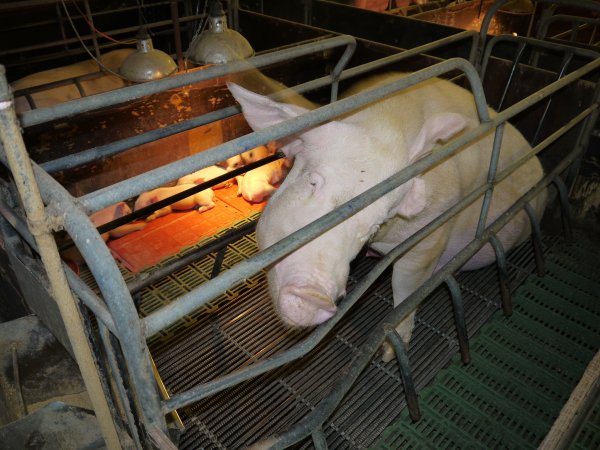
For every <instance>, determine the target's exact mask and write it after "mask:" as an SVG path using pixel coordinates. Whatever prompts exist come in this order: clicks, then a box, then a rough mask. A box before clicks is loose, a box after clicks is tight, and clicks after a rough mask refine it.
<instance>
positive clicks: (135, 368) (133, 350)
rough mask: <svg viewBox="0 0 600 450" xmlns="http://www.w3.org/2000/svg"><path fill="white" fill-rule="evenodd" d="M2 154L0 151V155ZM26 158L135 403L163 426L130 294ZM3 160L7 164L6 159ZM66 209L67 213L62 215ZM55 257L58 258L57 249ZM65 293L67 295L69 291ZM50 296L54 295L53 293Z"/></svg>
mask: <svg viewBox="0 0 600 450" xmlns="http://www.w3.org/2000/svg"><path fill="white" fill-rule="evenodd" d="M15 120H16V119H15ZM15 126H16V122H15ZM19 136H20V135H19ZM8 142H11V141H8ZM21 142H22V140H21ZM2 156H3V155H2V154H1V153H0V157H2ZM27 161H29V162H30V164H31V168H32V169H33V172H35V176H36V178H35V181H37V184H35V183H34V180H32V181H31V182H30V183H29V184H30V185H32V186H33V187H34V189H37V187H38V186H39V187H40V188H42V187H43V188H44V189H40V193H41V196H42V198H43V200H44V201H45V202H46V203H48V204H49V205H51V206H49V207H48V213H49V214H50V215H52V216H53V217H52V219H53V220H54V221H55V223H56V224H59V223H60V222H61V221H62V225H63V226H64V229H65V230H66V231H67V232H68V233H69V234H70V236H71V237H72V238H73V242H75V244H76V245H77V246H78V248H79V250H80V252H81V254H82V256H83V258H84V259H85V261H86V262H87V264H88V267H89V268H90V271H91V272H92V274H93V275H94V278H95V280H96V281H97V284H98V287H99V288H100V291H101V292H102V293H103V295H104V299H105V301H106V302H107V304H108V307H109V310H110V313H111V315H112V317H113V320H114V322H115V330H116V332H117V335H118V336H119V338H120V339H121V342H122V345H123V351H124V352H125V354H126V355H127V361H128V364H129V366H130V368H131V370H130V375H131V377H132V379H133V384H132V389H133V390H134V392H135V394H136V397H137V401H138V403H139V404H140V405H141V413H142V416H143V418H144V421H145V423H151V424H152V423H154V424H158V425H160V426H163V427H164V428H165V429H166V423H165V421H164V416H162V415H161V414H160V403H159V402H160V400H159V398H158V392H157V388H156V384H155V382H154V378H153V375H152V368H151V365H150V360H149V352H148V347H147V345H146V342H145V339H144V337H143V333H142V331H141V324H140V322H139V320H138V316H137V311H136V309H135V307H134V304H133V300H131V295H130V294H129V292H128V290H127V286H126V285H125V282H124V280H123V277H122V275H121V273H120V271H119V269H118V267H117V266H116V263H115V260H114V258H113V257H112V255H111V254H110V252H109V251H108V248H107V247H106V245H105V243H104V241H103V240H102V238H101V237H100V235H99V234H98V232H97V230H96V228H95V227H94V226H93V225H92V223H91V221H90V219H89V218H88V216H87V215H86V214H85V213H84V212H83V210H82V209H81V208H80V207H79V206H77V205H75V204H74V203H73V198H72V196H71V195H70V194H69V193H68V192H67V191H66V190H65V189H64V188H63V187H62V186H60V184H58V182H57V181H56V180H54V179H52V178H51V177H50V176H49V175H48V174H47V173H46V172H44V171H43V170H42V169H40V168H39V166H37V165H36V164H35V163H34V162H33V161H31V160H29V159H28V158H27ZM3 162H4V163H5V164H8V163H7V162H6V161H3ZM13 174H14V171H13ZM51 211H55V214H51ZM66 212H68V213H69V214H65V213H66ZM63 214H64V216H63ZM52 245H53V246H54V248H55V247H56V244H55V243H54V240H53V239H52ZM57 257H58V259H59V260H60V255H58V252H57ZM44 264H45V267H46V270H47V271H50V268H49V266H48V265H47V264H46V262H45V261H44ZM50 267H52V266H50ZM52 273H53V274H56V273H57V271H56V269H54V267H52ZM61 274H62V275H63V276H64V272H63V271H59V272H58V275H61ZM67 287H68V286H67ZM67 290H68V289H67ZM68 292H69V294H70V291H68ZM54 296H55V298H57V296H56V295H54ZM63 317H64V316H63ZM71 342H83V341H82V340H81V339H79V341H73V340H71ZM75 348H77V347H75ZM96 375H97V373H96ZM90 377H92V376H90ZM91 379H93V378H91ZM158 425H157V426H158Z"/></svg>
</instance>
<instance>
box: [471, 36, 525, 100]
mask: <svg viewBox="0 0 600 450" xmlns="http://www.w3.org/2000/svg"><path fill="white" fill-rule="evenodd" d="M526 46H527V44H526V43H525V42H519V46H518V47H517V51H516V56H515V59H514V61H513V64H512V67H511V68H510V75H509V76H508V81H507V82H506V84H505V85H504V92H502V97H501V98H500V101H499V102H498V106H497V108H496V110H497V111H500V110H501V109H502V106H504V100H505V99H506V94H508V90H509V89H510V85H511V84H512V81H513V78H514V76H515V71H516V69H517V66H518V65H519V61H520V60H521V57H522V56H523V51H524V50H525V47H526ZM482 78H483V77H482Z"/></svg>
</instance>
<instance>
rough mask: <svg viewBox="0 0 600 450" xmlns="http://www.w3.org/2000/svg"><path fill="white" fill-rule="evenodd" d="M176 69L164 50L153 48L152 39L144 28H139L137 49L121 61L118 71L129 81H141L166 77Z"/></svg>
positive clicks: (175, 65)
mask: <svg viewBox="0 0 600 450" xmlns="http://www.w3.org/2000/svg"><path fill="white" fill-rule="evenodd" d="M176 70H177V64H175V61H173V58H171V57H170V56H169V55H167V54H166V53H165V52H163V51H160V50H157V49H155V48H154V46H153V45H152V39H150V37H149V36H148V34H147V33H146V31H145V29H143V28H141V29H140V33H138V41H137V51H135V52H133V53H132V54H131V55H129V56H128V57H127V58H126V59H125V61H123V64H121V68H120V70H119V72H120V73H121V75H122V76H124V77H125V78H127V79H128V80H129V81H134V82H136V83H142V82H144V81H151V80H158V79H160V78H163V77H166V76H168V75H171V74H172V73H174V72H175V71H176Z"/></svg>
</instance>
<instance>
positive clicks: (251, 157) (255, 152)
mask: <svg viewBox="0 0 600 450" xmlns="http://www.w3.org/2000/svg"><path fill="white" fill-rule="evenodd" d="M272 154H273V152H272V151H271V150H269V149H268V147H266V146H265V145H260V146H258V147H256V148H253V149H251V150H248V151H247V152H244V153H242V154H241V155H240V156H241V157H242V162H243V163H244V165H245V166H247V165H248V164H250V163H253V162H256V161H259V160H261V159H263V158H266V157H267V156H271V155H272Z"/></svg>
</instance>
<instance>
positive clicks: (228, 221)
mask: <svg viewBox="0 0 600 450" xmlns="http://www.w3.org/2000/svg"><path fill="white" fill-rule="evenodd" d="M265 204H266V202H262V203H255V204H252V203H249V202H247V201H246V200H244V199H243V198H242V197H238V196H237V185H235V184H233V185H232V186H230V187H227V188H224V189H216V190H215V207H214V208H212V209H210V210H208V211H205V212H203V213H198V212H197V211H195V210H190V211H177V212H174V213H171V214H169V215H166V216H163V217H159V218H158V219H156V220H153V221H151V222H149V223H148V225H147V226H146V228H144V229H143V230H141V231H136V232H134V233H130V234H128V235H126V236H123V237H121V238H119V239H114V240H111V241H109V242H108V247H109V248H110V250H111V252H112V254H113V256H114V257H115V258H116V259H117V260H119V261H120V262H121V263H122V264H123V266H124V267H126V268H127V269H128V270H130V271H132V272H139V271H141V270H143V269H145V268H147V267H151V266H153V265H155V264H157V263H159V262H160V261H162V260H164V259H166V258H168V257H170V256H173V255H176V254H177V253H179V252H180V251H181V250H183V249H184V248H186V247H189V246H192V245H194V244H196V243H198V242H199V241H201V240H202V239H204V238H206V237H209V236H212V235H213V234H215V233H216V232H217V231H219V230H222V229H224V228H228V227H229V226H230V225H232V224H234V223H236V222H239V221H240V220H242V219H245V218H246V217H248V216H249V215H250V214H252V213H254V212H256V211H262V209H263V208H264V206H265Z"/></svg>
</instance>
